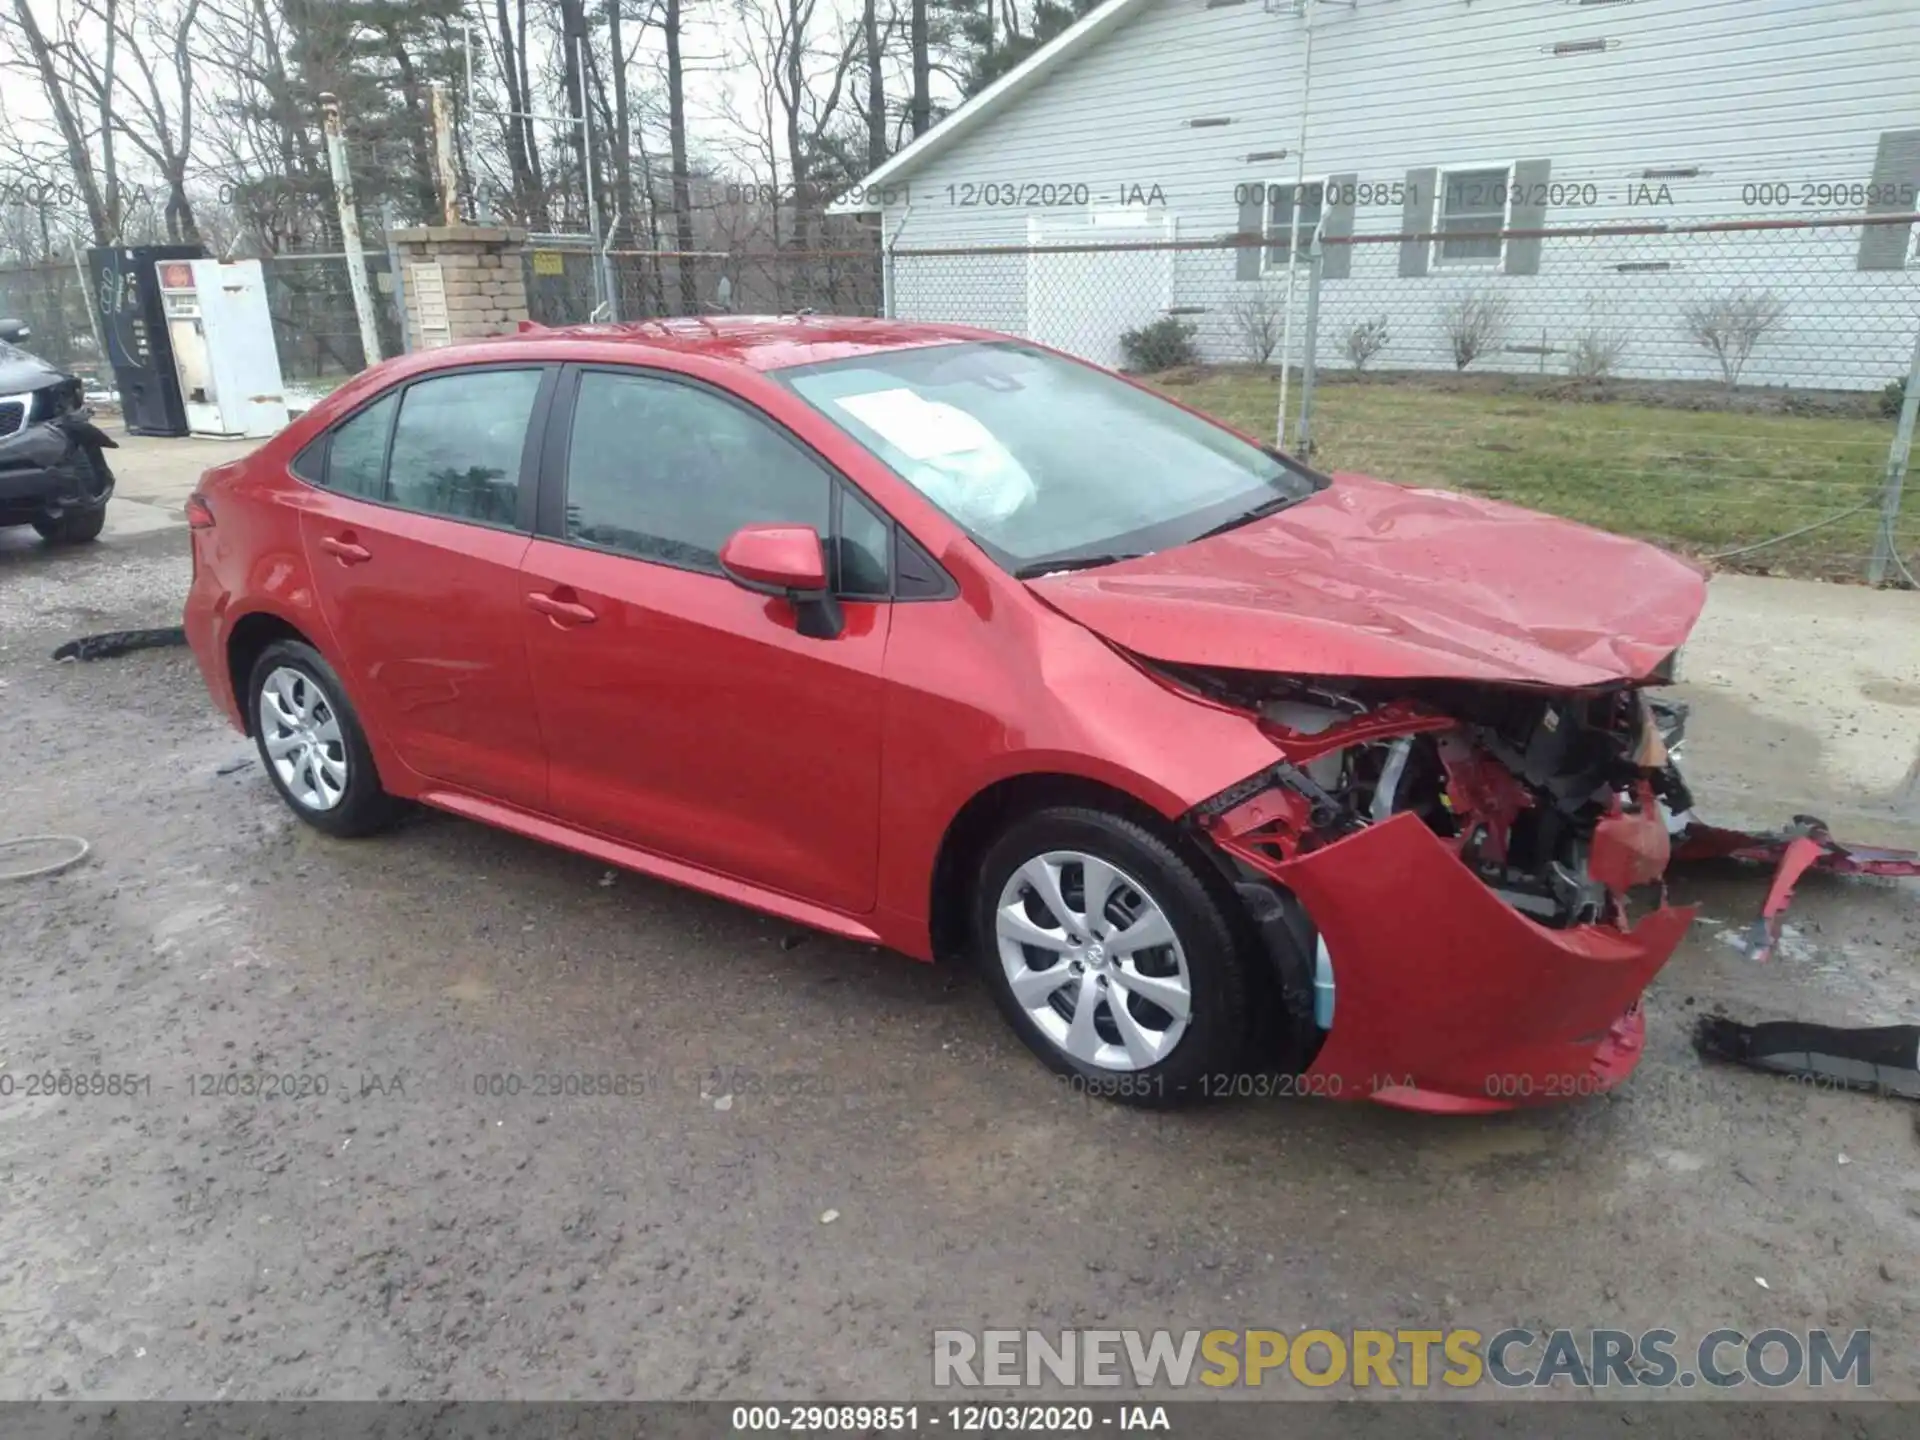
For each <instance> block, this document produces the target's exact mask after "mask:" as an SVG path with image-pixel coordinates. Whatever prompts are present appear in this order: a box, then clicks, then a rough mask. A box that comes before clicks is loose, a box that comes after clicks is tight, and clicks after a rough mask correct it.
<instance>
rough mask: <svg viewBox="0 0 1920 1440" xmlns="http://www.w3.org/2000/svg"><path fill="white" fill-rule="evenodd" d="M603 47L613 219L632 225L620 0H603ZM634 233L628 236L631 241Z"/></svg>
mask: <svg viewBox="0 0 1920 1440" xmlns="http://www.w3.org/2000/svg"><path fill="white" fill-rule="evenodd" d="M607 48H608V50H609V52H610V56H611V60H610V63H611V64H612V66H613V142H612V149H613V220H614V224H616V225H618V224H619V223H620V222H622V221H625V222H626V223H627V224H628V225H629V226H631V225H632V224H633V120H632V115H631V113H630V112H629V111H628V109H627V52H626V48H625V46H624V44H623V43H622V41H621V36H620V0H607ZM633 239H634V236H633V235H629V236H628V243H629V244H632V243H633Z"/></svg>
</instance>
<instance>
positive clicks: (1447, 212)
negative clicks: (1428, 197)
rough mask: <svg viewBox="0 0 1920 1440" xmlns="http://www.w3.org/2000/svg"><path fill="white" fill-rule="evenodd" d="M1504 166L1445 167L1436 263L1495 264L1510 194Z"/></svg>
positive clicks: (1438, 208)
mask: <svg viewBox="0 0 1920 1440" xmlns="http://www.w3.org/2000/svg"><path fill="white" fill-rule="evenodd" d="M1511 181H1512V176H1511V172H1510V171H1509V170H1508V168H1507V167H1506V166H1504V165H1503V166H1501V167H1500V168H1498V169H1486V170H1446V171H1442V172H1441V175H1440V195H1439V203H1438V205H1437V206H1436V207H1435V209H1436V214H1435V217H1434V227H1433V228H1434V229H1435V230H1437V231H1438V232H1439V234H1440V238H1439V239H1438V240H1436V241H1435V242H1434V245H1433V263H1434V264H1435V265H1480V266H1487V265H1498V264H1499V263H1500V257H1501V253H1502V252H1501V247H1502V245H1503V244H1504V242H1503V241H1502V240H1501V238H1500V232H1501V231H1502V230H1504V229H1506V228H1507V200H1508V198H1509V196H1510V195H1511V194H1512V191H1513V185H1512V183H1511Z"/></svg>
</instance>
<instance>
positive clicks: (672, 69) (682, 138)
mask: <svg viewBox="0 0 1920 1440" xmlns="http://www.w3.org/2000/svg"><path fill="white" fill-rule="evenodd" d="M20 3H22V4H25V3H26V0H20ZM666 6H667V9H666V18H665V20H664V21H663V22H662V28H663V30H664V31H665V35H666V43H667V146H668V152H669V154H668V163H669V164H671V165H672V166H673V248H674V249H676V250H678V251H679V252H680V259H679V262H678V263H677V265H676V266H675V268H676V269H677V270H678V271H679V272H680V308H681V313H682V314H685V315H696V314H698V313H699V311H700V289H699V279H698V276H697V275H696V274H695V273H694V262H693V260H692V258H691V257H690V256H689V255H688V253H687V252H688V251H690V250H692V249H693V191H692V188H691V186H690V185H689V184H688V180H689V176H688V174H687V85H686V74H685V72H684V70H683V69H682V68H681V64H680V0H666Z"/></svg>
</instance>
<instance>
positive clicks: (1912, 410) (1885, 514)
mask: <svg viewBox="0 0 1920 1440" xmlns="http://www.w3.org/2000/svg"><path fill="white" fill-rule="evenodd" d="M1917 413H1920V334H1917V335H1915V336H1914V341H1913V363H1912V365H1910V366H1909V367H1908V369H1907V395H1906V399H1905V401H1904V402H1903V403H1902V404H1901V406H1900V424H1899V426H1898V428H1896V429H1895V430H1894V432H1893V448H1892V449H1891V450H1889V451H1888V452H1887V488H1886V490H1885V491H1884V492H1882V494H1881V496H1880V523H1879V525H1877V526H1876V527H1875V528H1874V532H1873V559H1871V560H1870V561H1868V562H1867V583H1868V584H1869V585H1878V584H1880V583H1881V582H1882V581H1884V580H1885V579H1886V578H1887V566H1888V565H1889V563H1891V562H1892V561H1893V558H1894V549H1893V527H1894V525H1895V524H1896V523H1897V522H1898V521H1899V519H1900V492H1901V490H1902V489H1903V488H1904V487H1905V485H1906V482H1907V461H1908V460H1909V459H1910V458H1911V456H1912V455H1913V425H1914V417H1915V415H1916V414H1917Z"/></svg>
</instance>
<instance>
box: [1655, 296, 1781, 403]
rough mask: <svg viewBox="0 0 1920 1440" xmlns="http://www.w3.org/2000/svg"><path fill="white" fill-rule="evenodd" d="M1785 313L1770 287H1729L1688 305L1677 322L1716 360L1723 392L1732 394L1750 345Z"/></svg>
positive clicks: (1773, 327)
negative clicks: (1724, 381) (1763, 288)
mask: <svg viewBox="0 0 1920 1440" xmlns="http://www.w3.org/2000/svg"><path fill="white" fill-rule="evenodd" d="M1786 314H1787V307H1786V306H1785V305H1783V304H1782V303H1781V302H1780V300H1779V298H1778V297H1777V296H1775V295H1774V293H1773V292H1772V291H1771V290H1731V291H1728V292H1727V293H1725V294H1722V295H1717V296H1713V297H1711V298H1708V299H1705V300H1700V301H1696V302H1695V303H1694V304H1692V305H1689V306H1688V307H1687V308H1686V309H1685V310H1683V311H1682V312H1681V315H1680V323H1681V328H1682V329H1683V330H1684V331H1685V332H1686V335H1687V338H1688V339H1690V340H1692V341H1693V343H1694V344H1696V345H1698V346H1700V347H1701V348H1702V349H1704V350H1708V351H1711V352H1712V354H1713V357H1714V359H1716V360H1718V361H1719V362H1720V373H1721V375H1722V376H1723V377H1725V379H1726V383H1727V393H1728V394H1732V393H1733V389H1734V387H1735V386H1736V385H1738V384H1739V383H1740V372H1741V371H1743V370H1745V369H1746V368H1747V361H1748V360H1749V359H1750V358H1751V357H1752V355H1753V349H1754V346H1756V345H1758V344H1759V343H1760V342H1761V341H1762V340H1764V339H1765V338H1766V337H1767V336H1768V335H1771V334H1772V333H1773V332H1774V331H1776V330H1778V329H1779V328H1780V326H1781V324H1782V323H1783V322H1784V321H1785V319H1786Z"/></svg>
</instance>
